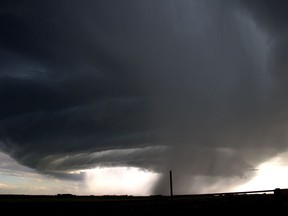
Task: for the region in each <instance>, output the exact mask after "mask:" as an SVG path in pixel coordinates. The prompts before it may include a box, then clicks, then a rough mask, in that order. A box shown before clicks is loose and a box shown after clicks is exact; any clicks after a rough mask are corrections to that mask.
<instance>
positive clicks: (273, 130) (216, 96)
mask: <svg viewBox="0 0 288 216" xmlns="http://www.w3.org/2000/svg"><path fill="white" fill-rule="evenodd" d="M280 4H281V2H280V1H279V2H278V3H274V4H273V3H271V2H266V1H261V2H260V1H244V0H243V1H229V2H228V1H221V0H220V1H166V0H163V1H132V0H131V1H128V0H127V1H112V0H111V1H96V2H95V1H89V0H87V1H68V0H67V1H65V0H62V1H45V2H39V1H25V2H24V1H2V2H1V7H0V8H1V9H0V19H1V22H0V31H1V34H0V48H1V50H0V57H1V65H0V101H1V106H0V139H1V141H2V142H1V149H2V150H3V151H5V152H7V153H8V154H9V155H11V156H12V157H14V158H15V159H16V160H17V161H19V162H20V163H22V164H24V165H26V166H29V167H32V168H35V169H36V170H38V171H40V172H42V173H48V174H53V175H55V176H58V177H61V176H62V175H66V174H65V173H64V172H65V171H73V170H77V169H85V168H90V167H93V166H118V165H124V166H137V167H141V168H147V169H151V170H155V171H164V172H165V171H166V170H168V169H173V170H178V173H179V176H181V173H182V174H184V173H185V174H189V175H207V176H234V175H235V176H243V175H245V171H247V170H251V169H253V168H254V166H255V165H257V163H260V162H261V161H264V160H266V159H267V158H269V157H270V156H272V155H274V154H277V153H278V152H280V151H284V150H286V145H285V144H286V141H285V140H286V138H287V137H286V135H285V129H286V124H287V117H286V116H287V115H286V111H285V109H286V108H287V101H286V100H285V98H284V89H285V83H286V76H285V73H284V71H283V68H284V65H285V61H283V59H285V55H284V54H285V52H283V50H285V46H282V45H285V44H286V40H285V39H284V38H285V37H283V36H284V35H285V34H286V30H285V25H284V22H283V21H281V19H282V18H284V16H285V15H283V14H282V12H283V11H282V7H281V5H280ZM283 4H284V5H283V6H285V3H284V2H283ZM270 8H272V9H270ZM277 12H278V13H277ZM281 14H282V15H281ZM271 41H272V45H271ZM279 41H281V42H279ZM280 45H281V46H280ZM279 47H281V48H283V49H282V50H280V49H279ZM280 65H281V66H280ZM159 184H160V185H161V182H160V183H159ZM159 190H161V188H160V189H159Z"/></svg>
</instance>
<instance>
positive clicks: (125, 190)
mask: <svg viewBox="0 0 288 216" xmlns="http://www.w3.org/2000/svg"><path fill="white" fill-rule="evenodd" d="M85 173H86V180H85V181H86V185H87V187H88V188H87V189H88V190H89V191H91V194H94V195H136V196H137V195H140V196H149V195H151V191H152V189H153V185H154V184H155V182H156V181H157V180H158V178H159V176H160V174H158V173H154V172H149V171H146V170H143V169H139V168H135V167H105V168H94V169H89V170H85Z"/></svg>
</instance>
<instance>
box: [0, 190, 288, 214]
mask: <svg viewBox="0 0 288 216" xmlns="http://www.w3.org/2000/svg"><path fill="white" fill-rule="evenodd" d="M287 203H288V198H287V197H286V195H283V196H282V195H281V194H280V195H279V194H274V193H269V194H242V195H241V194H240V195H239V194H236V195H235V194H207V195H177V196H173V200H171V198H170V197H169V196H144V197H141V196H139V197H135V196H73V195H56V196H27V195H0V207H1V209H2V210H3V211H8V212H9V214H10V213H19V212H20V213H22V214H25V215H26V214H29V215H43V214H46V215H79V214H85V215H163V214H169V215H171V214H174V215H175V214H176V215H188V214H189V215H200V214H203V213H211V212H212V213H213V214H214V213H220V214H221V213H229V214H235V213H237V214H238V213H242V214H249V213H251V211H254V212H255V213H257V214H259V213H267V212H272V213H277V214H278V213H280V214H283V213H284V212H287V210H288V205H287Z"/></svg>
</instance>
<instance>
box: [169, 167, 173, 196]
mask: <svg viewBox="0 0 288 216" xmlns="http://www.w3.org/2000/svg"><path fill="white" fill-rule="evenodd" d="M169 173H170V197H171V201H173V182H172V171H171V170H170V172H169Z"/></svg>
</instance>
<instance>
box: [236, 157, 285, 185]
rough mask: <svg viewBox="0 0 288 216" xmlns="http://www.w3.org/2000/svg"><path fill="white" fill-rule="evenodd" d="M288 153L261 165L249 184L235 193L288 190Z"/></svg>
mask: <svg viewBox="0 0 288 216" xmlns="http://www.w3.org/2000/svg"><path fill="white" fill-rule="evenodd" d="M287 154H288V153H287V152H286V153H283V154H280V155H278V156H275V157H273V158H271V159H270V160H268V161H266V162H264V163H262V164H260V165H259V166H258V167H257V168H256V169H257V171H256V172H257V174H256V175H255V177H253V178H252V179H251V180H249V181H248V182H246V183H244V184H242V185H240V186H237V187H235V188H234V191H258V190H259V191H260V190H274V189H275V188H288V163H287Z"/></svg>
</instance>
